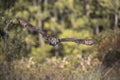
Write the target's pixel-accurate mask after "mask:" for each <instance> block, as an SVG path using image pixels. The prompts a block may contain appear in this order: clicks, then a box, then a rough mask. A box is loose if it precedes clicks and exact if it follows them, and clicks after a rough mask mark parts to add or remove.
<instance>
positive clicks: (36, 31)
mask: <svg viewBox="0 0 120 80" xmlns="http://www.w3.org/2000/svg"><path fill="white" fill-rule="evenodd" d="M17 21H18V22H19V23H20V25H22V26H24V27H26V28H27V29H28V30H29V31H31V32H35V33H40V34H41V35H42V36H43V37H47V36H48V35H47V34H46V33H45V32H44V31H42V30H41V29H37V28H36V27H35V26H33V25H32V24H30V23H29V22H27V21H26V20H24V19H22V18H17Z"/></svg>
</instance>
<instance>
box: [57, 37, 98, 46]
mask: <svg viewBox="0 0 120 80" xmlns="http://www.w3.org/2000/svg"><path fill="white" fill-rule="evenodd" d="M59 40H60V42H75V43H78V44H85V45H93V44H95V43H96V40H93V39H76V38H62V39H59Z"/></svg>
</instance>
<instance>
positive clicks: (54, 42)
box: [48, 37, 59, 46]
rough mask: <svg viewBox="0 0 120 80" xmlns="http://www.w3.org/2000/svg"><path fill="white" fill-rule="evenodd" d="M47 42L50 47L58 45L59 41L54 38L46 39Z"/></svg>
mask: <svg viewBox="0 0 120 80" xmlns="http://www.w3.org/2000/svg"><path fill="white" fill-rule="evenodd" d="M48 42H49V44H50V45H52V46H56V45H57V44H59V40H58V39H57V38H56V37H48Z"/></svg>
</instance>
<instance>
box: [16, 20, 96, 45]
mask: <svg viewBox="0 0 120 80" xmlns="http://www.w3.org/2000/svg"><path fill="white" fill-rule="evenodd" d="M17 20H18V22H19V23H20V24H21V25H22V26H24V27H26V28H27V29H28V30H29V31H31V32H36V33H40V34H41V35H42V36H43V37H46V39H47V41H48V43H49V44H50V45H52V46H56V45H58V44H60V43H61V42H75V43H78V44H85V45H93V44H95V43H96V40H93V39H76V38H62V39H58V38H56V37H54V36H49V35H48V34H47V33H45V32H44V31H42V30H41V29H37V28H36V27H35V26H33V25H31V24H30V23H29V22H27V21H26V20H24V19H22V18H17Z"/></svg>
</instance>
